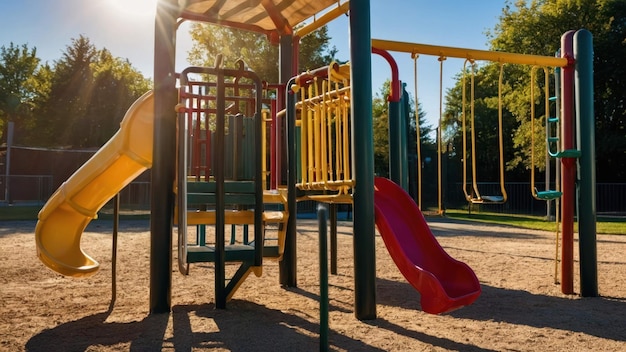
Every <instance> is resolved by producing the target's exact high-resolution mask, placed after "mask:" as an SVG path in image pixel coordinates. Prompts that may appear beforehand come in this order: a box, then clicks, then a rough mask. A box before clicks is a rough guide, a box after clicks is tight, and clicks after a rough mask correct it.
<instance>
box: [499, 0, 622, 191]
mask: <svg viewBox="0 0 626 352" xmlns="http://www.w3.org/2000/svg"><path fill="white" fill-rule="evenodd" d="M579 28H586V29H588V30H590V31H591V33H592V34H593V35H594V91H595V102H594V104H595V118H596V135H599V136H602V139H601V140H600V139H597V141H598V143H596V155H597V156H598V160H597V166H598V180H599V181H602V180H604V181H616V180H623V179H625V178H626V170H624V168H623V167H621V165H624V163H626V153H625V151H626V105H625V104H624V102H625V101H626V80H623V79H621V77H626V64H624V60H623V58H624V57H626V3H625V2H624V1H621V0H542V1H539V0H534V1H531V2H530V3H528V2H527V1H521V0H520V1H517V2H515V7H514V8H513V7H511V5H510V3H507V6H506V7H505V8H504V9H503V12H502V15H501V17H500V23H499V24H498V25H496V27H495V28H494V30H493V32H491V33H489V37H490V43H491V49H492V50H501V51H511V52H521V53H527V54H538V55H551V54H552V53H554V52H556V50H557V49H558V48H559V46H560V41H559V40H558V39H557V38H560V36H561V35H562V34H563V33H564V32H566V31H567V30H571V29H579ZM528 79H529V75H527V74H524V75H520V76H517V77H515V76H513V77H510V78H509V79H508V82H516V81H517V82H522V83H523V84H525V86H526V87H528V83H527V82H528ZM511 86H512V87H513V88H515V87H514V86H513V84H511ZM525 94H526V95H525V97H522V96H520V98H526V99H525V101H529V97H528V94H529V90H528V88H526V92H525ZM514 104H515V102H514V101H510V102H509V104H508V106H507V108H508V109H510V110H511V111H514V110H515V106H514ZM540 109H543V107H541V108H540ZM539 111H543V110H539ZM526 116H528V115H526ZM517 117H518V120H519V123H520V128H519V129H518V130H517V132H516V134H515V137H514V138H515V140H516V141H517V146H518V155H517V157H518V160H513V163H520V159H524V160H528V159H529V158H528V147H527V146H524V145H523V143H522V141H527V140H528V139H529V138H528V137H529V136H530V135H529V134H528V133H529V132H528V131H529V130H530V128H529V127H528V126H529V125H528V123H529V121H530V120H529V119H528V118H525V119H522V118H521V115H517ZM539 130H543V127H540V128H539ZM543 138H545V136H544V135H542V137H541V139H540V140H543ZM540 159H541V158H540ZM526 165H527V162H526Z"/></svg>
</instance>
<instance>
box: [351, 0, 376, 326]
mask: <svg viewBox="0 0 626 352" xmlns="http://www.w3.org/2000/svg"><path fill="white" fill-rule="evenodd" d="M371 52H372V36H371V28H370V1H369V0H353V1H351V2H350V62H351V63H352V64H351V65H350V71H351V72H350V77H352V82H351V85H352V90H351V99H350V101H351V104H350V114H351V115H350V116H351V119H352V153H353V155H354V156H353V158H352V160H353V170H354V178H355V186H354V198H353V199H354V222H353V223H354V236H353V241H354V313H355V316H356V318H357V319H359V320H368V319H376V248H375V241H374V238H375V237H374V236H375V228H374V142H373V140H374V138H373V135H372V55H371Z"/></svg>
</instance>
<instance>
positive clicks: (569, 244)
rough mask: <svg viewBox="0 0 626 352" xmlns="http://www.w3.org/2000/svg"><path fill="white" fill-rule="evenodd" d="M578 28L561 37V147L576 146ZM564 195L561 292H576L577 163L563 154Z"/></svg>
mask: <svg viewBox="0 0 626 352" xmlns="http://www.w3.org/2000/svg"><path fill="white" fill-rule="evenodd" d="M574 33H575V32H574V31H568V32H566V33H565V34H563V36H562V37H561V56H562V57H564V58H567V59H568V64H567V66H565V67H563V69H562V75H561V91H562V99H561V118H562V123H561V150H569V149H574V148H575V147H574V131H575V125H574V114H573V111H574V101H573V97H574V62H573V58H574V49H573V37H574ZM561 165H562V169H561V171H562V172H561V184H562V188H563V189H562V191H563V196H562V200H561V214H562V226H563V230H562V232H563V242H562V248H561V292H563V293H564V294H573V293H574V205H575V201H576V200H575V197H576V189H575V177H576V163H575V160H574V159H573V158H561Z"/></svg>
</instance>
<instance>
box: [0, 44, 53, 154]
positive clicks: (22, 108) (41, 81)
mask: <svg viewBox="0 0 626 352" xmlns="http://www.w3.org/2000/svg"><path fill="white" fill-rule="evenodd" d="M39 61H40V60H39V58H37V50H36V49H35V48H30V49H29V48H28V46H27V45H26V44H23V45H21V46H18V45H15V44H13V43H11V44H9V46H8V47H7V46H2V47H0V135H1V134H2V131H4V126H5V124H6V122H7V121H13V122H14V123H15V124H16V131H17V132H16V135H18V136H19V135H21V134H22V133H23V131H26V130H28V129H29V128H30V127H32V125H33V114H32V109H33V107H34V106H36V105H37V103H38V101H39V100H40V99H41V98H42V97H43V96H45V94H46V87H47V85H46V82H47V81H46V78H47V75H48V72H49V71H48V68H47V67H46V66H43V67H41V68H39ZM16 142H19V140H17V141H16Z"/></svg>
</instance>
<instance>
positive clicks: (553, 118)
mask: <svg viewBox="0 0 626 352" xmlns="http://www.w3.org/2000/svg"><path fill="white" fill-rule="evenodd" d="M548 122H550V123H557V122H559V118H558V117H549V118H548Z"/></svg>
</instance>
